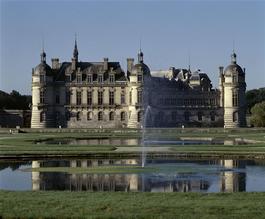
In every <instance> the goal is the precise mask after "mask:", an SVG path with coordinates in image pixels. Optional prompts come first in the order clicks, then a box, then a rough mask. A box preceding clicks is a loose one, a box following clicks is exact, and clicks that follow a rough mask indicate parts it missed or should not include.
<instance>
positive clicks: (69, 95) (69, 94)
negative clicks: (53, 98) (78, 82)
mask: <svg viewBox="0 0 265 219" xmlns="http://www.w3.org/2000/svg"><path fill="white" fill-rule="evenodd" d="M70 97H71V92H70V91H66V94H65V102H66V104H67V105H69V104H70Z"/></svg>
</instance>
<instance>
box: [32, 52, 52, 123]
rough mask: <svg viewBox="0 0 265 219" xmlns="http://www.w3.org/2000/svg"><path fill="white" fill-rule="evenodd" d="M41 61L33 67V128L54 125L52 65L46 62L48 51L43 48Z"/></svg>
mask: <svg viewBox="0 0 265 219" xmlns="http://www.w3.org/2000/svg"><path fill="white" fill-rule="evenodd" d="M40 56H41V60H40V61H41V62H40V64H39V65H37V66H36V67H35V68H34V69H32V112H31V113H32V115H31V128H48V127H53V123H54V119H53V105H52V104H53V103H52V100H53V98H52V97H53V88H52V86H51V85H49V83H47V82H51V81H52V80H53V74H52V69H51V67H50V66H49V65H48V64H47V63H46V53H45V52H44V49H43V48H42V52H41V54H40Z"/></svg>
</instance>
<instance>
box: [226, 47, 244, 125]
mask: <svg viewBox="0 0 265 219" xmlns="http://www.w3.org/2000/svg"><path fill="white" fill-rule="evenodd" d="M236 58H237V56H236V54H235V53H234V52H233V54H232V55H231V64H230V65H228V66H227V67H226V69H225V71H224V81H223V92H224V96H223V98H224V105H223V107H224V127H225V128H237V127H245V126H246V99H245V91H246V82H245V69H244V71H243V70H242V68H241V67H240V66H239V65H238V64H237V61H236Z"/></svg>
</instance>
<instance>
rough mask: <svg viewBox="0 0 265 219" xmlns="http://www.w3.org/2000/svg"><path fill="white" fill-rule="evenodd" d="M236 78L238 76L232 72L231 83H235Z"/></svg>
mask: <svg viewBox="0 0 265 219" xmlns="http://www.w3.org/2000/svg"><path fill="white" fill-rule="evenodd" d="M237 78H238V77H237V74H233V75H232V82H233V83H237V82H238V81H237Z"/></svg>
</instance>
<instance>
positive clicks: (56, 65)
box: [52, 58, 60, 69]
mask: <svg viewBox="0 0 265 219" xmlns="http://www.w3.org/2000/svg"><path fill="white" fill-rule="evenodd" d="M58 68H60V64H59V59H58V58H52V69H58Z"/></svg>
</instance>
